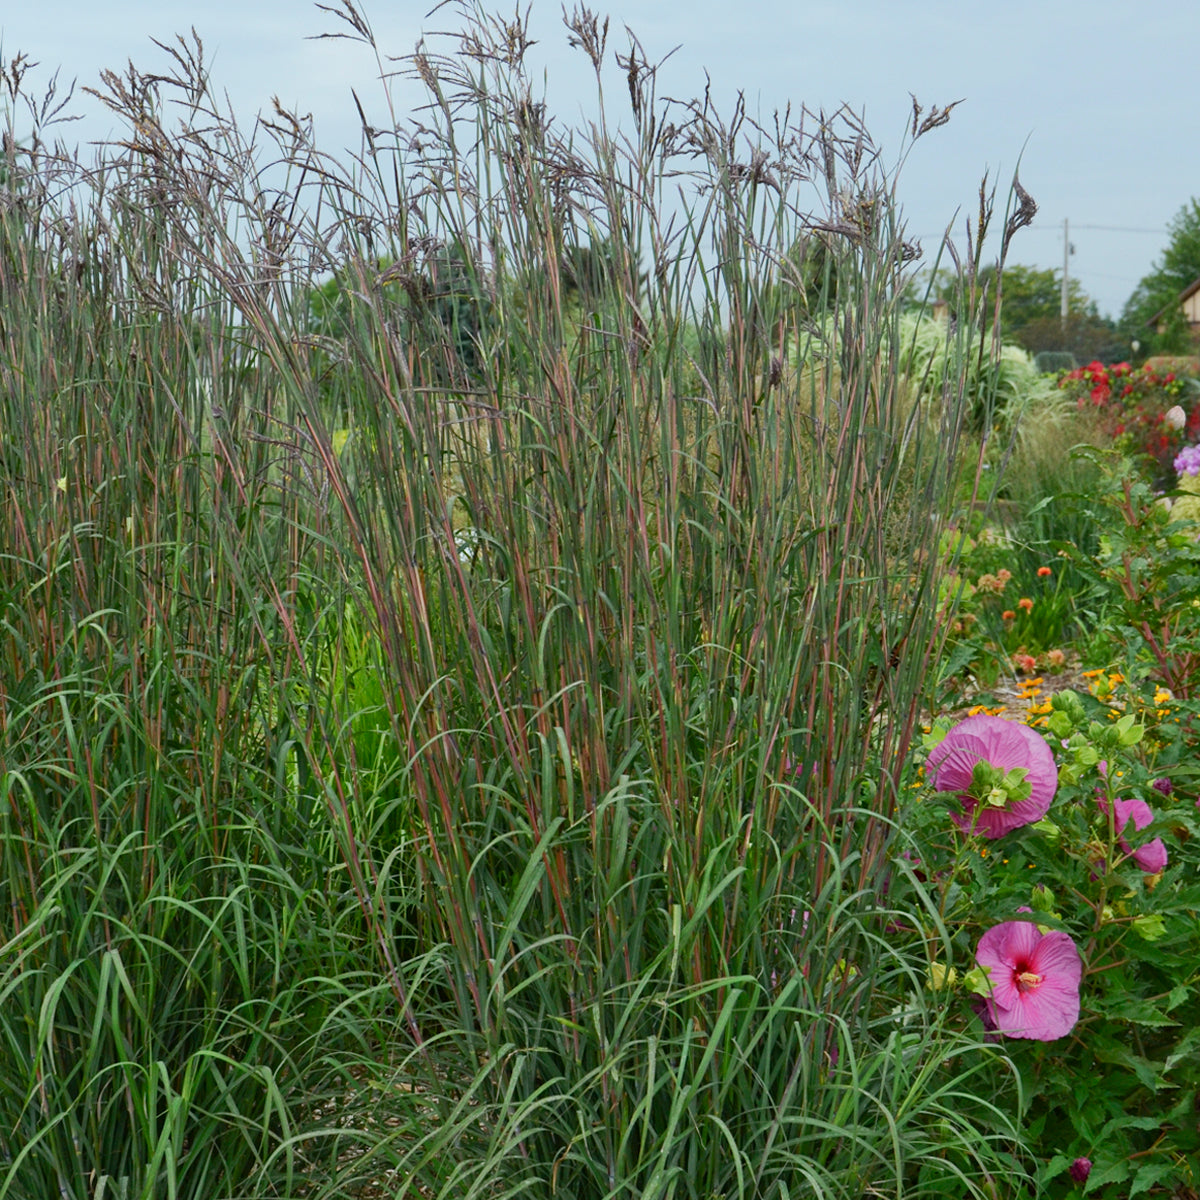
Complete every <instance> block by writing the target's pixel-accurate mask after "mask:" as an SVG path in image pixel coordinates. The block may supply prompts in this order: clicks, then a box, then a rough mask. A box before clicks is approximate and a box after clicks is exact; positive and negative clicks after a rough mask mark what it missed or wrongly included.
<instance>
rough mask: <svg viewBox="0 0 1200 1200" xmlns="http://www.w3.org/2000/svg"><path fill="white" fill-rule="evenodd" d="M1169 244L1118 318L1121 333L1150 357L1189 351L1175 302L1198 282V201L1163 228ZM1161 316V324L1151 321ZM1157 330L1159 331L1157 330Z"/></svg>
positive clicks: (1182, 322)
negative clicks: (1136, 342) (1165, 228)
mask: <svg viewBox="0 0 1200 1200" xmlns="http://www.w3.org/2000/svg"><path fill="white" fill-rule="evenodd" d="M1167 232H1168V233H1169V235H1170V239H1171V240H1170V242H1169V243H1168V245H1167V248H1166V250H1164V251H1163V254H1162V257H1161V258H1160V259H1159V260H1158V262H1157V263H1155V265H1154V268H1153V270H1151V272H1150V273H1149V274H1148V275H1146V276H1145V277H1144V278H1143V279H1142V281H1141V282H1140V283H1139V284H1138V285H1137V287H1136V288H1134V289H1133V295H1131V296H1130V297H1129V299H1128V300H1127V301H1126V303H1125V309H1124V312H1123V313H1122V314H1121V326H1122V329H1123V330H1124V331H1125V333H1126V334H1127V335H1128V336H1130V337H1133V338H1137V339H1138V341H1140V342H1141V343H1142V345H1143V347H1145V349H1146V350H1147V351H1148V352H1150V353H1158V354H1171V353H1179V352H1180V351H1183V350H1187V349H1189V348H1190V345H1189V335H1188V328H1187V325H1186V324H1185V323H1184V321H1183V318H1182V314H1181V313H1180V312H1179V311H1178V306H1177V305H1176V303H1175V302H1176V300H1177V299H1178V297H1179V293H1180V292H1182V291H1183V290H1184V289H1185V288H1186V287H1187V286H1188V285H1189V284H1190V283H1194V282H1195V281H1196V279H1198V278H1200V199H1197V198H1196V197H1192V199H1191V200H1189V201H1188V202H1187V203H1186V204H1185V205H1184V206H1183V207H1182V208H1181V209H1180V210H1179V212H1177V213H1176V214H1175V217H1174V219H1173V220H1172V221H1171V223H1170V224H1169V225H1168V226H1167ZM1160 314H1161V316H1162V320H1161V321H1155V318H1156V317H1158V316H1159V315H1160ZM1160 326H1161V328H1160Z"/></svg>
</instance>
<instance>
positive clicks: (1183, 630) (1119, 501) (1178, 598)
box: [1074, 459, 1200, 698]
mask: <svg viewBox="0 0 1200 1200" xmlns="http://www.w3.org/2000/svg"><path fill="white" fill-rule="evenodd" d="M1186 461H1190V460H1188V459H1185V462H1186ZM1099 465H1101V468H1102V470H1103V464H1099ZM1184 478H1188V479H1190V478H1192V477H1191V476H1188V475H1186V474H1185V476H1184ZM1196 478H1197V480H1198V481H1200V477H1196ZM1095 512H1096V517H1097V520H1098V523H1099V524H1100V526H1101V528H1102V529H1103V530H1104V533H1103V534H1102V536H1101V538H1100V553H1099V554H1098V555H1096V556H1094V557H1091V556H1086V555H1082V554H1080V555H1076V556H1074V565H1075V567H1076V569H1077V570H1078V571H1079V572H1081V573H1082V574H1084V575H1089V574H1090V575H1091V576H1092V577H1093V578H1094V579H1095V581H1096V583H1097V585H1099V586H1100V587H1102V588H1103V589H1104V590H1105V592H1106V593H1108V595H1109V596H1110V597H1111V599H1110V600H1109V607H1108V612H1107V614H1106V616H1107V619H1108V623H1109V625H1110V628H1111V635H1112V641H1113V647H1114V649H1115V648H1116V647H1117V646H1120V647H1124V648H1127V650H1128V652H1129V653H1130V654H1132V655H1134V656H1135V657H1136V656H1143V657H1144V658H1145V660H1146V661H1148V662H1151V663H1153V670H1154V672H1155V674H1156V676H1157V679H1158V682H1159V683H1161V684H1162V686H1164V687H1166V688H1168V689H1170V691H1172V692H1173V693H1174V694H1175V695H1177V696H1181V697H1183V698H1187V697H1188V696H1190V695H1191V694H1192V693H1193V691H1194V690H1195V689H1196V688H1197V687H1200V543H1197V541H1196V538H1195V535H1194V530H1193V529H1192V528H1189V526H1188V524H1187V523H1186V522H1181V521H1178V520H1173V518H1176V517H1177V516H1179V515H1181V514H1179V513H1178V512H1177V510H1176V509H1172V510H1170V511H1169V512H1168V510H1167V509H1166V508H1165V507H1164V506H1163V505H1162V504H1161V503H1159V497H1158V496H1156V495H1155V494H1154V492H1153V491H1152V489H1151V488H1150V486H1149V485H1148V484H1147V483H1146V482H1145V481H1144V480H1143V479H1141V478H1140V477H1138V476H1137V475H1136V474H1133V473H1131V472H1129V471H1127V470H1125V469H1124V465H1123V464H1121V463H1118V464H1116V467H1115V470H1113V469H1111V468H1110V473H1109V476H1108V478H1107V479H1106V480H1105V482H1104V483H1103V485H1102V489H1101V491H1100V494H1099V496H1098V498H1097V500H1096V508H1095Z"/></svg>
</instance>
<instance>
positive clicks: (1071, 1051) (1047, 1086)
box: [902, 659, 1200, 1200]
mask: <svg viewBox="0 0 1200 1200" xmlns="http://www.w3.org/2000/svg"><path fill="white" fill-rule="evenodd" d="M1133 661H1136V659H1134V660H1133ZM1092 676H1093V678H1094V679H1095V682H1094V684H1093V692H1092V693H1084V694H1080V693H1076V692H1073V691H1063V692H1060V693H1057V694H1055V695H1054V696H1053V697H1052V698H1051V700H1050V702H1049V703H1048V704H1046V705H1044V706H1041V707H1039V708H1038V709H1037V710H1034V711H1036V712H1040V713H1042V714H1043V715H1040V716H1031V717H1030V720H1032V721H1034V722H1035V724H1036V725H1037V726H1038V727H1039V728H1041V729H1042V731H1043V732H1044V733H1045V735H1046V737H1047V739H1048V741H1049V744H1050V746H1051V747H1052V748H1053V750H1054V754H1055V757H1056V758H1057V760H1058V781H1059V782H1058V789H1057V794H1056V796H1055V798H1054V802H1053V805H1052V807H1051V809H1050V812H1049V813H1048V814H1047V816H1046V818H1044V819H1043V820H1041V821H1038V822H1037V823H1036V824H1034V825H1028V826H1025V827H1023V828H1020V829H1017V830H1015V831H1013V832H1011V833H1009V834H1006V835H1005V836H1004V837H1002V838H1000V839H996V840H988V839H986V838H981V837H974V836H965V835H962V834H960V833H959V832H958V831H957V830H956V828H955V826H954V825H952V824H951V822H950V821H949V819H948V814H949V811H950V809H951V808H952V807H953V805H954V804H955V803H956V802H955V801H954V800H953V799H951V798H949V797H944V796H935V795H932V794H930V792H929V790H928V788H926V789H925V790H921V791H920V792H919V794H917V793H912V795H913V798H912V799H911V800H910V802H909V803H908V804H907V805H906V810H905V816H906V828H907V829H909V830H911V831H912V832H911V837H912V842H911V845H910V848H909V851H908V858H907V859H905V860H902V863H903V864H904V866H905V873H906V875H907V877H908V879H909V881H910V883H911V885H912V886H913V887H914V888H915V889H916V890H917V891H918V893H919V894H921V895H923V896H926V897H927V900H926V902H927V904H928V909H927V915H926V917H925V918H924V920H923V921H922V931H923V933H924V936H925V937H926V938H927V939H928V944H929V945H930V952H931V956H932V957H931V964H930V970H931V975H930V979H931V986H936V988H937V990H938V991H939V994H941V995H943V996H944V997H945V1000H946V1003H947V1005H948V1006H949V1007H951V1008H952V1009H955V1010H957V1012H958V1014H959V1019H960V1020H961V1021H962V1023H963V1026H964V1031H969V1030H971V1029H972V1028H973V1027H974V1028H978V1026H977V1025H976V1021H977V1018H976V1017H974V1016H973V1015H972V1010H973V1009H974V1008H976V1007H977V1004H975V1003H972V989H974V988H975V987H976V984H977V982H978V981H977V979H976V976H977V974H978V973H977V972H976V973H972V972H970V971H969V968H970V967H971V966H972V962H973V956H974V952H975V947H976V946H977V944H978V942H979V939H980V936H981V935H982V934H983V933H984V932H985V931H986V930H987V929H989V928H991V927H992V926H993V925H996V924H998V923H1001V922H1006V921H1011V920H1021V919H1024V920H1030V921H1035V922H1036V923H1037V924H1038V926H1039V928H1041V929H1043V930H1051V929H1053V930H1062V931H1065V932H1066V933H1068V934H1069V935H1070V936H1071V938H1072V939H1073V940H1074V942H1075V944H1076V946H1077V947H1078V949H1079V952H1080V954H1081V956H1082V960H1083V968H1084V969H1083V979H1082V983H1081V988H1080V993H1081V1015H1080V1019H1079V1022H1078V1024H1077V1025H1076V1026H1075V1027H1074V1029H1073V1031H1072V1032H1071V1033H1070V1035H1069V1036H1066V1037H1061V1038H1057V1039H1054V1040H1051V1041H1047V1042H1038V1041H1025V1040H1017V1039H1012V1038H1006V1039H1005V1040H1004V1045H1005V1048H1006V1050H1007V1052H1008V1054H1009V1055H1010V1057H1011V1058H1012V1060H1013V1062H1014V1063H1015V1064H1016V1066H1017V1068H1018V1070H1019V1071H1020V1075H1021V1080H1022V1084H1023V1087H1024V1094H1025V1096H1026V1098H1027V1100H1028V1102H1029V1109H1028V1112H1027V1115H1026V1118H1025V1125H1026V1128H1027V1130H1028V1131H1029V1134H1030V1136H1031V1138H1032V1139H1033V1140H1034V1142H1035V1144H1036V1146H1037V1150H1036V1157H1037V1160H1038V1162H1039V1164H1040V1167H1039V1171H1038V1181H1039V1183H1040V1184H1042V1185H1051V1186H1053V1187H1061V1186H1063V1185H1064V1184H1065V1183H1066V1179H1065V1175H1066V1170H1067V1167H1068V1166H1069V1165H1070V1163H1071V1162H1072V1161H1073V1160H1074V1159H1075V1158H1076V1157H1087V1158H1089V1159H1091V1160H1092V1162H1093V1173H1092V1175H1091V1177H1090V1178H1089V1181H1088V1188H1087V1190H1088V1193H1089V1194H1093V1193H1094V1194H1096V1195H1099V1196H1102V1197H1113V1198H1114V1200H1115V1198H1117V1197H1123V1196H1126V1195H1129V1194H1131V1193H1130V1189H1131V1188H1132V1189H1134V1190H1147V1189H1149V1190H1150V1191H1151V1192H1152V1194H1153V1193H1155V1192H1157V1191H1159V1190H1162V1191H1165V1190H1167V1189H1171V1188H1174V1189H1180V1188H1188V1187H1194V1186H1195V1183H1196V1177H1195V1174H1194V1167H1193V1164H1194V1163H1195V1162H1196V1156H1197V1152H1198V1151H1200V1141H1198V1139H1197V1133H1196V1127H1195V1120H1194V1111H1195V1105H1196V1103H1197V1098H1198V1092H1200V1072H1198V1071H1197V1069H1196V1057H1195V1054H1194V1052H1193V1050H1194V1044H1195V1041H1196V1026H1197V1022H1198V1020H1200V1000H1198V998H1197V976H1196V961H1197V951H1198V949H1200V946H1198V939H1200V930H1198V928H1197V925H1196V919H1195V906H1196V903H1197V900H1198V898H1200V897H1198V896H1197V889H1196V887H1195V884H1194V876H1195V873H1196V866H1197V851H1196V845H1197V843H1196V833H1197V831H1198V828H1200V822H1198V821H1197V817H1196V805H1195V803H1194V801H1195V800H1196V795H1197V785H1198V783H1200V775H1198V773H1197V771H1196V768H1195V764H1194V761H1193V754H1192V748H1194V744H1195V732H1196V731H1195V721H1196V719H1197V712H1196V709H1195V706H1194V705H1193V704H1188V703H1184V702H1181V701H1179V700H1178V699H1176V698H1174V697H1172V696H1170V694H1169V693H1164V692H1163V691H1162V689H1161V688H1160V689H1156V688H1155V687H1153V686H1152V685H1147V684H1146V683H1145V682H1144V681H1143V680H1139V681H1138V682H1136V683H1133V682H1129V681H1128V680H1127V678H1126V677H1125V676H1124V675H1122V674H1120V673H1112V674H1109V673H1106V672H1101V671H1097V672H1092ZM1130 678H1132V677H1130ZM1093 693H1094V694H1093ZM940 732H941V731H935V732H934V734H933V735H932V736H931V739H930V740H931V741H932V740H935V739H936V738H937V737H938V736H939V733H940ZM1131 799H1132V800H1139V801H1140V800H1145V801H1148V802H1149V806H1150V810H1151V812H1152V815H1153V817H1154V820H1153V822H1152V823H1151V824H1149V825H1148V826H1143V827H1142V828H1140V829H1137V830H1136V831H1135V828H1134V825H1133V824H1128V825H1125V826H1124V828H1123V830H1122V828H1120V827H1119V826H1118V824H1117V823H1116V821H1115V817H1114V813H1115V811H1116V809H1115V805H1116V803H1117V802H1119V801H1125V800H1131ZM1155 838H1158V839H1159V842H1158V846H1159V847H1160V848H1161V856H1157V857H1155V856H1154V855H1153V854H1152V855H1151V857H1149V858H1147V860H1146V861H1147V863H1148V864H1150V865H1152V866H1153V867H1154V868H1155V873H1154V874H1147V872H1146V870H1145V869H1143V868H1142V867H1141V866H1139V863H1138V860H1137V859H1136V858H1135V857H1134V856H1133V852H1134V851H1138V852H1141V851H1142V850H1143V848H1144V847H1146V846H1148V844H1149V843H1151V842H1153V841H1154V839H1155ZM1148 853H1149V852H1148ZM1163 861H1165V862H1166V868H1165V870H1159V869H1158V868H1159V866H1160V864H1161V862H1163ZM1022 912H1024V913H1026V914H1027V915H1026V916H1025V917H1024V918H1022V916H1021V913H1022ZM983 990H984V994H987V992H986V986H985V987H984V989H983ZM1052 1181H1057V1182H1055V1183H1053V1184H1052Z"/></svg>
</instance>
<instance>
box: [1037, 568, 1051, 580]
mask: <svg viewBox="0 0 1200 1200" xmlns="http://www.w3.org/2000/svg"><path fill="white" fill-rule="evenodd" d="M1053 574H1054V572H1053V571H1051V570H1050V568H1049V567H1038V578H1039V579H1045V578H1046V576H1047V575H1053Z"/></svg>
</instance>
